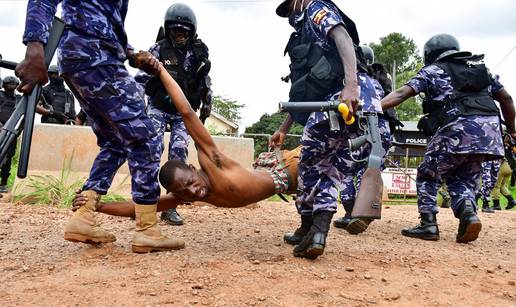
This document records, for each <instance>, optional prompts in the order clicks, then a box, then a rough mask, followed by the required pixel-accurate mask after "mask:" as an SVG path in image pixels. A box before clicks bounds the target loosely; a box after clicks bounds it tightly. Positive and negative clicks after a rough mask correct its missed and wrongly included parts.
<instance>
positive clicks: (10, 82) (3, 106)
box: [0, 76, 21, 193]
mask: <svg viewBox="0 0 516 307" xmlns="http://www.w3.org/2000/svg"><path fill="white" fill-rule="evenodd" d="M18 84H20V82H19V81H18V79H17V78H16V77H13V76H8V77H5V78H4V80H3V84H2V87H3V90H2V91H0V128H1V127H2V126H3V125H5V123H6V122H7V120H8V119H9V117H11V114H13V112H14V108H15V107H16V105H17V104H18V102H19V101H20V99H21V96H20V95H17V94H16V93H15V90H16V87H17V86H18ZM15 152H16V142H12V144H11V146H10V147H9V149H8V150H7V154H6V156H5V159H4V161H0V164H1V165H2V168H1V170H0V193H7V192H8V190H7V181H8V180H9V176H10V175H11V160H12V158H13V156H14V154H15Z"/></svg>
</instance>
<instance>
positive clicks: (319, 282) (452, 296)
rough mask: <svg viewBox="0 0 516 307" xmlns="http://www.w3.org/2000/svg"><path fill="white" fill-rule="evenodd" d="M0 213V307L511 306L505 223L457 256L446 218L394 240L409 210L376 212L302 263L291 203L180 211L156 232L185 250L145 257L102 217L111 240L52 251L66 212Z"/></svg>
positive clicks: (487, 221)
mask: <svg viewBox="0 0 516 307" xmlns="http://www.w3.org/2000/svg"><path fill="white" fill-rule="evenodd" d="M0 205H1V206H2V210H1V211H0V285H1V286H0V304H1V305H2V306H11V305H52V306H64V305H96V306H99V305H100V306H104V305H110V306H113V305H116V306H120V305H131V306H132V305H139V306H142V305H149V306H157V305H195V304H196V305H210V306H213V305H220V306H222V305H230V306H232V305H233V306H236V305H238V306H242V305H249V306H255V305H256V306H276V305H282V306H318V305H319V306H383V305H399V306H429V305H436V306H437V305H439V306H442V305H445V306H446V305H448V306H516V286H515V282H516V212H497V213H495V214H490V215H487V214H482V215H481V220H482V222H483V231H482V233H481V236H480V238H479V240H478V241H476V242H473V243H470V244H467V245H459V244H457V243H455V233H456V228H457V221H456V220H455V218H453V216H452V213H451V211H450V209H442V210H441V213H440V214H439V216H438V220H439V226H440V230H441V240H440V241H438V242H426V241H421V240H416V239H410V238H405V237H403V236H401V235H400V230H401V229H402V228H403V227H405V226H411V225H414V224H415V223H417V222H418V219H417V212H416V207H415V206H391V207H384V210H383V212H384V217H383V220H382V221H377V222H375V223H373V224H372V225H371V227H370V229H369V230H368V231H367V232H366V233H364V234H361V235H359V236H351V235H349V234H347V233H346V232H344V231H342V230H339V229H336V228H333V227H332V229H331V230H330V235H329V238H328V245H327V248H326V251H325V254H324V255H323V256H322V257H320V258H319V259H317V260H316V261H310V260H305V259H298V258H294V257H293V256H292V255H291V251H292V247H291V246H289V245H287V244H285V243H283V242H282V236H283V233H284V232H285V231H289V230H292V229H294V228H295V227H296V226H297V219H298V217H297V214H296V212H295V209H294V207H293V205H292V204H282V203H261V204H259V205H257V206H254V207H253V208H244V209H217V208H213V207H208V206H192V207H181V208H180V209H179V211H180V213H181V214H182V215H183V217H184V218H185V220H186V224H185V225H184V226H182V227H171V226H168V227H167V226H164V228H165V229H166V231H167V232H168V233H171V234H174V235H177V236H179V237H181V238H184V239H185V240H186V242H187V246H186V248H185V249H184V250H181V251H175V252H169V253H154V254H145V255H138V254H133V253H131V252H130V240H131V233H132V230H133V221H131V220H129V219H125V218H116V217H108V216H102V218H101V222H102V224H103V225H104V226H105V227H106V228H108V229H110V230H111V231H113V232H114V233H115V234H116V235H117V238H118V241H117V242H115V243H114V244H109V245H104V246H98V247H95V246H87V245H82V244H73V243H69V242H65V241H63V239H62V228H63V225H64V223H65V222H66V220H67V218H68V217H69V216H70V213H69V211H68V210H64V209H56V208H48V207H35V206H27V205H18V206H14V205H7V204H0ZM341 214H342V212H339V216H340V215H341Z"/></svg>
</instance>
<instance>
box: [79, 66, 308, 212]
mask: <svg viewBox="0 0 516 307" xmlns="http://www.w3.org/2000/svg"><path fill="white" fill-rule="evenodd" d="M159 77H160V79H161V81H162V83H163V85H164V87H165V89H166V90H167V92H168V94H169V96H170V97H171V98H172V99H171V100H172V102H173V103H174V105H175V107H176V109H177V111H178V112H179V113H180V114H181V116H182V117H183V120H184V122H185V126H186V129H187V130H188V133H189V134H190V136H191V137H192V139H193V140H194V142H195V145H196V148H197V156H198V159H199V165H200V166H201V169H196V168H195V167H194V166H193V165H187V164H185V163H183V162H181V161H178V160H172V161H168V162H166V163H165V164H164V165H163V167H162V168H161V170H160V174H159V180H160V182H161V185H162V186H163V187H164V188H165V189H166V190H167V192H169V193H168V194H166V195H163V196H161V198H160V200H159V202H158V209H157V211H164V210H167V209H170V208H175V207H176V206H177V205H180V204H183V203H189V202H194V201H202V202H207V203H210V204H212V205H215V206H217V207H226V208H236V207H243V206H246V205H249V204H252V203H255V202H257V201H260V200H263V199H266V198H268V197H270V196H272V195H274V194H276V193H288V192H289V191H292V192H294V191H295V190H296V187H297V163H298V161H299V152H300V149H299V148H298V149H295V150H293V151H282V152H281V153H282V156H283V157H278V155H276V154H275V153H263V154H262V155H260V157H259V158H258V159H257V161H256V162H255V164H254V167H255V169H253V170H250V169H246V168H244V167H242V166H241V165H240V164H238V163H237V162H236V161H234V160H232V159H230V158H229V157H227V156H226V155H225V154H224V153H222V152H221V151H220V150H219V149H218V148H217V146H216V145H215V142H214V141H213V139H212V137H211V135H210V134H209V132H208V130H207V129H206V128H205V127H204V125H203V124H202V122H201V121H200V120H199V118H198V117H197V114H196V113H195V111H194V110H193V109H192V107H191V105H190V103H189V102H188V100H187V99H186V97H185V95H184V94H183V92H182V91H181V88H180V87H179V85H178V84H177V83H176V81H175V80H174V79H173V78H172V77H171V76H170V75H169V74H168V72H167V71H166V70H165V69H164V68H163V67H162V66H161V67H160V73H159ZM279 156H281V154H280V155H279ZM279 160H282V161H279ZM87 200H88V198H87V196H85V195H80V194H79V195H77V196H76V199H75V200H74V204H73V207H74V209H76V208H78V207H80V206H82V205H84V203H85V202H86V201H87ZM97 211H98V212H102V213H106V214H110V215H117V216H129V217H132V216H134V203H133V202H132V201H121V202H111V203H100V204H99V206H98V209H97Z"/></svg>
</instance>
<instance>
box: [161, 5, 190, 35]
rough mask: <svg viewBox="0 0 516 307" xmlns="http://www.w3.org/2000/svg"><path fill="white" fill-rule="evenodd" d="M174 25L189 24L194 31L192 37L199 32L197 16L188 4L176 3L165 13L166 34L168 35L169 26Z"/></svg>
mask: <svg viewBox="0 0 516 307" xmlns="http://www.w3.org/2000/svg"><path fill="white" fill-rule="evenodd" d="M173 25H183V26H187V27H188V28H189V29H190V30H191V31H192V37H193V36H195V33H196V32H197V18H196V17H195V13H194V11H193V10H192V9H191V8H190V7H189V6H188V5H186V4H183V3H174V4H172V5H171V6H170V7H169V8H168V9H167V12H166V13H165V35H166V36H168V33H169V30H170V29H169V27H170V26H173Z"/></svg>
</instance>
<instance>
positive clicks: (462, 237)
mask: <svg viewBox="0 0 516 307" xmlns="http://www.w3.org/2000/svg"><path fill="white" fill-rule="evenodd" d="M455 217H458V218H459V229H458V230H457V238H456V240H455V241H456V242H457V243H468V242H471V241H475V240H476V239H477V238H478V234H479V233H480V230H482V223H480V219H479V218H478V216H477V213H476V212H475V206H474V205H473V202H472V201H471V200H465V201H463V202H462V204H461V205H460V207H459V209H458V210H457V212H455Z"/></svg>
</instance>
